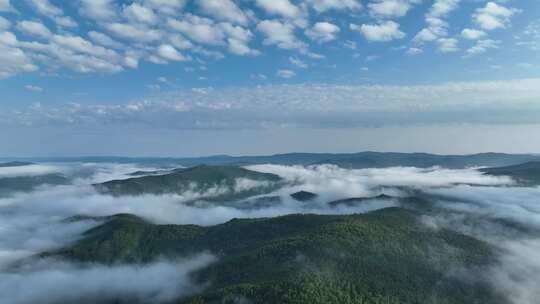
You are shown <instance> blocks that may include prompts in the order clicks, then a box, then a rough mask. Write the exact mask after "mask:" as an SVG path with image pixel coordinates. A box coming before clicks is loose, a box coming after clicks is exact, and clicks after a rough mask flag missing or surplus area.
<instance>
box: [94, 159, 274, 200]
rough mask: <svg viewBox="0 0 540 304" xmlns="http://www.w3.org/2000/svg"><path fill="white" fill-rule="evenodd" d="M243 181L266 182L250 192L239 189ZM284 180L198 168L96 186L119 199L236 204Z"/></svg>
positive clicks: (236, 169) (242, 171) (220, 168)
mask: <svg viewBox="0 0 540 304" xmlns="http://www.w3.org/2000/svg"><path fill="white" fill-rule="evenodd" d="M239 179H244V180H250V181H255V182H262V183H261V184H260V185H258V186H254V187H252V188H249V189H237V191H234V189H235V187H236V186H237V182H238V181H239ZM280 182H281V178H280V177H279V176H277V175H274V174H270V173H260V172H255V171H250V170H247V169H244V168H241V167H235V166H205V165H202V166H196V167H192V168H188V169H176V170H173V171H171V173H168V174H160V175H149V176H142V177H134V178H129V179H124V180H113V181H108V182H105V183H102V184H96V185H94V186H95V187H96V189H97V190H98V191H100V192H102V193H106V194H111V195H115V196H122V195H131V196H136V195H143V194H166V193H178V194H181V193H184V192H185V191H188V190H191V191H193V192H199V193H206V192H212V191H214V192H215V193H214V194H213V195H212V194H208V195H207V197H206V198H207V199H221V200H236V199H242V198H247V197H250V196H254V195H259V194H265V193H269V192H271V191H273V190H275V189H277V188H278V187H279V184H280Z"/></svg>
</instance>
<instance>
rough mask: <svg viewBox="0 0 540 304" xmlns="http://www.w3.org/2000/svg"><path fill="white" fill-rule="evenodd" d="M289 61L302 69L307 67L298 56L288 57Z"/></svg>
mask: <svg viewBox="0 0 540 304" xmlns="http://www.w3.org/2000/svg"><path fill="white" fill-rule="evenodd" d="M289 62H290V63H292V64H294V65H295V66H297V67H299V68H302V69H307V68H308V67H309V65H308V64H307V63H305V62H303V61H302V60H300V59H299V58H298V57H289Z"/></svg>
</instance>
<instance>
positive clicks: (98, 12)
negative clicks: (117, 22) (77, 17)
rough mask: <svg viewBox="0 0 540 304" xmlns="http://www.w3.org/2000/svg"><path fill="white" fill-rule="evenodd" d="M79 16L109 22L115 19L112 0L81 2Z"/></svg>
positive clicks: (85, 0)
mask: <svg viewBox="0 0 540 304" xmlns="http://www.w3.org/2000/svg"><path fill="white" fill-rule="evenodd" d="M81 4H82V6H81V14H83V15H85V16H87V17H90V18H92V19H96V20H111V19H113V18H115V17H116V8H115V6H114V4H113V0H81Z"/></svg>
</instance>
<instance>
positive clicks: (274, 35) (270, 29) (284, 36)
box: [257, 20, 306, 50]
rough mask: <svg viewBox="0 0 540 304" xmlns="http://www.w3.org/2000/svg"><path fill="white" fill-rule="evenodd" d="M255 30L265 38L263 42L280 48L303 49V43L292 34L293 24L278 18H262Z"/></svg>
mask: <svg viewBox="0 0 540 304" xmlns="http://www.w3.org/2000/svg"><path fill="white" fill-rule="evenodd" d="M257 30H258V31H259V32H261V33H263V34H264V35H265V36H266V38H265V39H264V40H263V43H264V44H266V45H276V46H277V47H279V48H282V49H287V50H290V49H304V48H305V47H306V45H305V43H304V42H302V41H300V40H298V39H297V38H296V36H295V35H294V30H295V26H294V25H292V24H290V23H285V22H281V21H278V20H263V21H261V22H259V24H257Z"/></svg>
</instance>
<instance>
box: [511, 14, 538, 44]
mask: <svg viewBox="0 0 540 304" xmlns="http://www.w3.org/2000/svg"><path fill="white" fill-rule="evenodd" d="M516 39H517V42H516V45H518V46H525V47H527V48H529V49H530V50H533V51H538V50H540V20H535V21H533V22H531V23H529V24H528V25H527V26H526V27H525V29H524V30H523V31H522V32H521V33H519V34H518V35H516Z"/></svg>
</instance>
